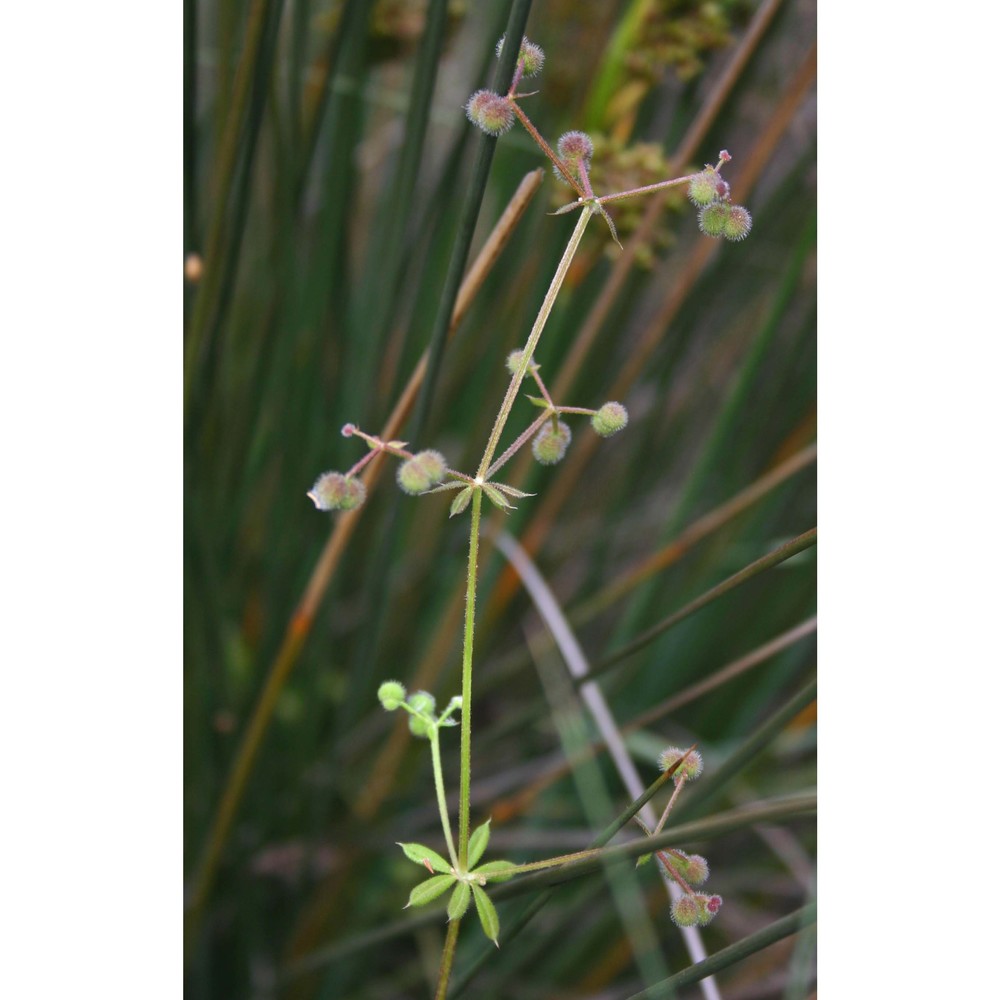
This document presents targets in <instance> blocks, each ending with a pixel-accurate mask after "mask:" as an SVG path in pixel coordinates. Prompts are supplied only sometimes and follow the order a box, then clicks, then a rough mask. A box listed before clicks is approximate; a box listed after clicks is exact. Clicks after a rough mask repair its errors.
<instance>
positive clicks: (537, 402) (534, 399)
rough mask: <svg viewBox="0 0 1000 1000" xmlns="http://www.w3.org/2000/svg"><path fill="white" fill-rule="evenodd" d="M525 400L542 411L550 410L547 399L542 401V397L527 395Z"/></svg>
mask: <svg viewBox="0 0 1000 1000" xmlns="http://www.w3.org/2000/svg"><path fill="white" fill-rule="evenodd" d="M524 398H525V399H527V400H528V402H529V403H531V404H532V405H533V406H537V407H538V408H539V409H540V410H547V409H548V408H549V401H548V400H547V399H542V397H541V396H529V395H528V394H527V393H525V394H524Z"/></svg>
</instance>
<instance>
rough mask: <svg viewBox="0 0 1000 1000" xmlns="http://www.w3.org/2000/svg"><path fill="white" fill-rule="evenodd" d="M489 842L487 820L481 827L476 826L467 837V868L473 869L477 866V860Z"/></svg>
mask: <svg viewBox="0 0 1000 1000" xmlns="http://www.w3.org/2000/svg"><path fill="white" fill-rule="evenodd" d="M489 842H490V821H489V820H487V821H486V822H485V823H483V825H482V826H477V827H476V828H475V830H473V831H472V836H471V837H469V867H470V868H474V867H475V866H476V865H478V864H479V859H480V858H481V857H482V856H483V854H484V852H485V851H486V845H487V844H488V843H489Z"/></svg>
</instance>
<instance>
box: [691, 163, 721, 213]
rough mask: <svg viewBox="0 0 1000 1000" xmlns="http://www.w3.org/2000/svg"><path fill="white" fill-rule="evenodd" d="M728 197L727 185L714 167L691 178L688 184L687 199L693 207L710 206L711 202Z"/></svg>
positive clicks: (706, 168) (707, 168)
mask: <svg viewBox="0 0 1000 1000" xmlns="http://www.w3.org/2000/svg"><path fill="white" fill-rule="evenodd" d="M728 197H729V185H728V184H727V183H726V181H724V180H723V179H722V177H721V175H720V174H719V172H718V171H717V170H716V169H715V167H705V169H704V170H703V171H702V172H701V173H700V174H697V175H696V176H694V177H692V178H691V182H690V183H689V184H688V198H690V199H691V202H692V204H695V205H710V204H711V203H712V202H713V201H720V200H724V199H726V198H728Z"/></svg>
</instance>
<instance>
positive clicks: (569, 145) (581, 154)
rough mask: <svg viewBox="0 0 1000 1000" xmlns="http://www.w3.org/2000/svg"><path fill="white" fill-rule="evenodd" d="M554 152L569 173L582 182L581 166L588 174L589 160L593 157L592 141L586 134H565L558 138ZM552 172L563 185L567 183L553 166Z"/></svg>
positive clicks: (560, 172) (559, 171)
mask: <svg viewBox="0 0 1000 1000" xmlns="http://www.w3.org/2000/svg"><path fill="white" fill-rule="evenodd" d="M556 152H557V153H558V154H559V159H561V160H562V161H563V163H565V164H566V166H567V167H568V168H569V172H570V173H571V174H572V175H573V176H574V177H575V178H576V179H577V180H578V181H579V180H582V177H581V171H580V168H581V166H582V167H583V169H584V170H585V171H587V172H588V173H589V172H590V158H591V157H592V156H593V155H594V141H593V139H591V138H590V136H589V135H587V133H586V132H566V133H565V134H563V135H561V136H560V137H559V142H558V143H556ZM552 172H553V173H554V174H555V175H556V177H558V178H559V180H561V181H562V182H563V183H564V184H567V183H569V182H568V181H567V180H566V178H565V177H564V176H563V174H562V171H561V170H560V169H559V168H558V167H557V166H556V165H555V164H553V165H552Z"/></svg>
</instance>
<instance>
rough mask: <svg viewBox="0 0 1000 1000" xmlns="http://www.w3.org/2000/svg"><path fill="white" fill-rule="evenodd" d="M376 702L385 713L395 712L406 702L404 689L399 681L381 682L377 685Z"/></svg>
mask: <svg viewBox="0 0 1000 1000" xmlns="http://www.w3.org/2000/svg"><path fill="white" fill-rule="evenodd" d="M378 700H379V701H380V702H381V703H382V707H383V708H384V709H385V710H386V711H387V712H395V711H396V709H397V708H399V707H400V706H401V705H402V704H403V702H404V701H406V688H405V687H403V685H402V684H400V683H399V681H383V682H382V683H381V684H380V685H379V689H378Z"/></svg>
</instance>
